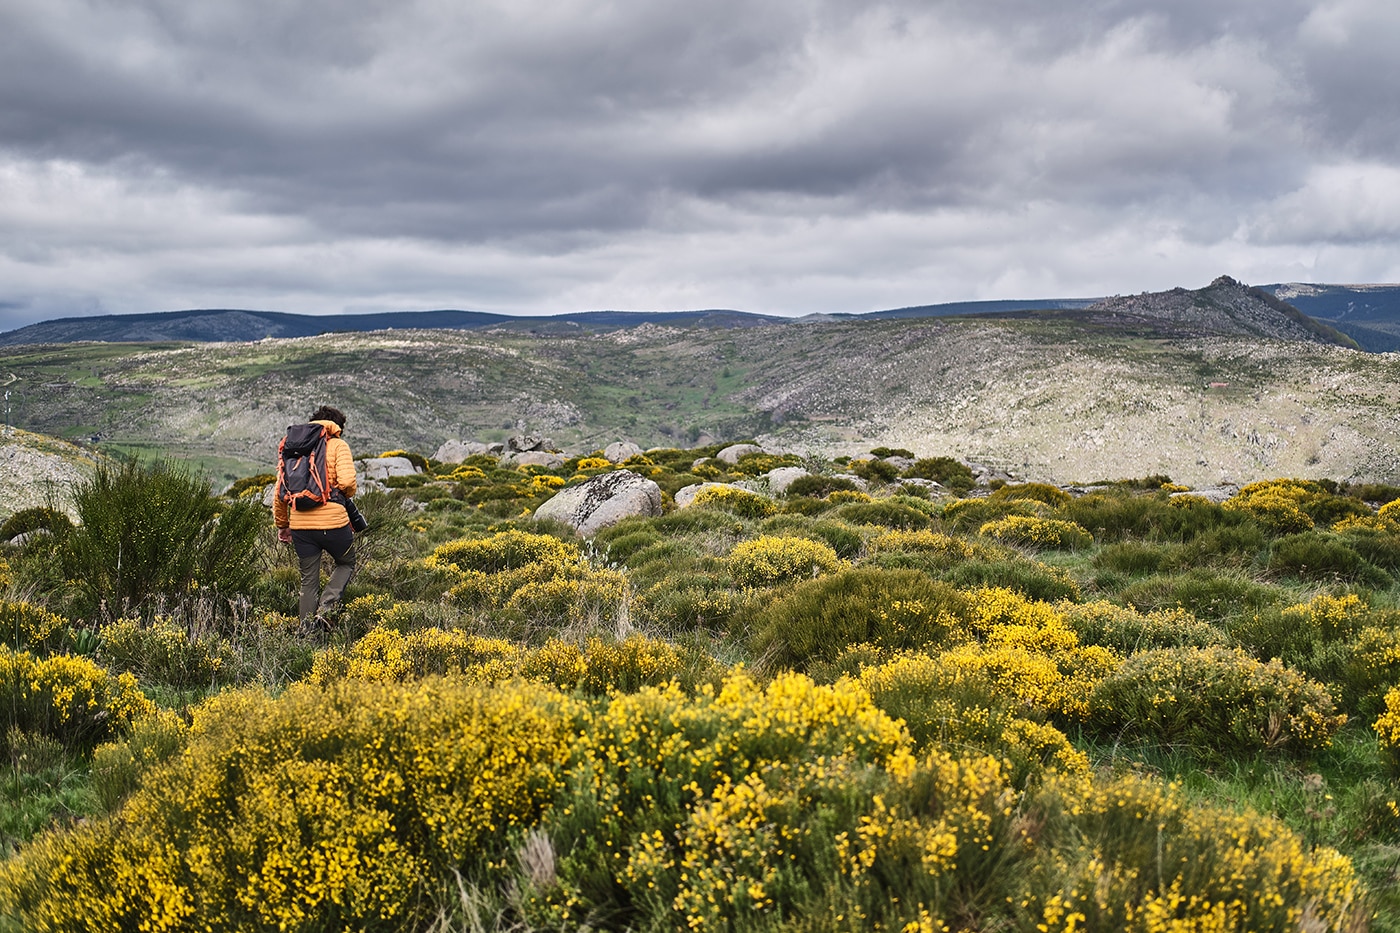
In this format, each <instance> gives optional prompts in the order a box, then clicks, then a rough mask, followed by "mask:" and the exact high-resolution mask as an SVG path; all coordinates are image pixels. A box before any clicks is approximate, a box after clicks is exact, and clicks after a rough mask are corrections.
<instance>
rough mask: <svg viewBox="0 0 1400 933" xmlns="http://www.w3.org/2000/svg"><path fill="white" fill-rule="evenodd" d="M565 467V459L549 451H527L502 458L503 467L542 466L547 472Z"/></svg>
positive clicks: (509, 454)
mask: <svg viewBox="0 0 1400 933" xmlns="http://www.w3.org/2000/svg"><path fill="white" fill-rule="evenodd" d="M563 465H564V458H563V457H561V456H559V455H558V454H556V453H551V452H550V451H548V450H525V451H520V452H516V453H508V454H505V455H503V456H502V457H501V466H504V467H521V466H541V467H544V468H545V469H546V470H557V469H559V468H560V467H561V466H563Z"/></svg>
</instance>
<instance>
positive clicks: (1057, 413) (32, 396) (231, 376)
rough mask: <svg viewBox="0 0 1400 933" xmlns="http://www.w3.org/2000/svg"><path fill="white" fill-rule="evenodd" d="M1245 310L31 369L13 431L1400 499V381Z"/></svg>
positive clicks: (488, 336)
mask: <svg viewBox="0 0 1400 933" xmlns="http://www.w3.org/2000/svg"><path fill="white" fill-rule="evenodd" d="M1249 291H1250V290H1248V289H1246V288H1245V287H1244V286H1241V285H1239V284H1238V283H1233V282H1227V283H1222V282H1220V281H1217V283H1215V284H1213V285H1212V286H1210V288H1208V289H1201V290H1198V291H1196V292H1185V291H1181V292H1180V293H1177V292H1170V293H1163V296H1165V297H1163V296H1155V297H1154V296H1135V297H1133V298H1127V299H1115V300H1114V302H1116V303H1114V302H1105V303H1102V304H1099V305H1096V306H1094V307H1092V308H1087V309H1071V310H1061V311H1051V312H1035V313H1013V314H1004V315H978V316H969V317H962V318H914V319H890V320H855V321H852V320H846V321H842V320H823V321H819V322H818V321H814V322H809V323H785V324H781V325H771V326H755V327H745V328H707V327H669V326H660V325H656V324H643V325H641V326H636V327H632V328H627V329H619V330H612V331H608V332H603V333H587V332H584V333H576V334H572V335H541V334H522V333H519V332H515V331H512V330H508V329H487V330H476V331H453V330H421V331H408V330H394V331H384V332H376V333H343V334H330V335H321V336H315V337H301V338H291V339H264V340H258V341H253V342H239V343H220V344H188V343H163V344H104V343H88V344H81V343H77V344H64V345H53V346H26V347H17V348H13V349H11V350H10V351H8V352H7V353H6V356H5V363H4V365H5V368H6V370H7V371H13V372H14V373H16V374H17V376H19V377H20V382H19V383H17V384H16V388H17V395H16V400H17V401H16V415H15V417H16V423H18V424H21V425H23V426H25V427H26V428H29V429H30V430H34V431H39V432H43V433H48V434H55V435H60V436H64V437H68V438H70V439H72V438H83V439H89V440H92V439H95V442H96V443H97V445H98V446H99V447H100V448H106V449H112V450H114V451H117V452H135V453H140V454H143V455H170V456H176V457H181V458H185V459H190V460H194V461H196V462H199V463H200V464H202V465H203V466H204V467H205V468H206V469H208V470H209V471H210V472H211V473H212V474H214V476H215V478H216V479H217V478H220V477H226V478H231V477H233V476H238V475H244V474H246V473H247V472H248V471H249V469H250V468H253V467H256V466H257V465H260V464H266V463H267V462H269V461H270V460H271V458H272V455H273V451H274V450H275V445H276V440H277V438H278V437H279V436H280V435H281V433H282V431H283V430H284V429H285V426H286V425H287V424H289V423H291V422H294V421H297V420H300V419H302V418H304V417H305V416H306V412H307V411H308V410H309V409H310V408H312V407H314V406H315V405H316V404H319V403H321V402H323V401H333V402H335V403H336V404H338V405H339V406H341V407H343V408H344V409H345V410H346V411H347V412H349V413H350V415H351V423H350V426H349V434H350V438H351V440H352V442H353V443H354V444H355V445H356V446H357V447H358V448H359V449H362V450H364V451H366V452H376V451H377V450H381V449H389V448H410V449H418V450H430V451H431V450H434V449H436V447H437V445H439V444H441V443H442V442H443V441H444V440H447V439H449V438H475V439H479V440H498V439H501V438H503V437H505V436H507V435H509V434H513V433H519V432H530V433H536V434H543V435H546V436H549V437H551V438H553V439H554V440H555V441H556V443H558V444H559V445H560V446H561V447H564V448H566V449H568V450H571V451H583V450H592V449H595V448H598V447H601V446H602V445H605V444H607V443H608V442H610V441H613V440H617V439H620V438H626V439H630V440H633V441H636V442H637V443H640V444H642V445H644V446H646V445H653V444H656V445H668V446H669V445H675V444H678V443H679V444H687V445H690V444H700V443H706V442H707V439H710V438H724V437H730V438H732V437H739V436H745V435H749V436H758V435H764V436H767V437H771V438H772V439H773V440H774V441H776V442H777V443H779V444H781V445H786V446H787V447H790V448H792V449H794V450H798V451H808V450H810V451H814V452H819V453H825V454H840V453H856V452H860V451H861V450H864V449H868V448H869V446H871V445H874V444H885V445H890V446H897V447H905V448H908V449H910V450H913V451H915V452H917V453H919V454H920V455H952V456H959V457H964V458H969V459H978V460H982V461H984V462H989V463H991V464H993V465H998V466H1002V467H1005V468H1009V469H1011V470H1013V471H1014V472H1015V473H1017V474H1019V475H1021V476H1024V477H1026V478H1030V479H1040V480H1046V481H1053V482H1077V481H1087V480H1092V479H1097V478H1101V477H1122V476H1132V475H1139V476H1140V475H1147V474H1153V473H1167V474H1169V475H1171V476H1172V477H1174V478H1176V479H1178V480H1179V481H1181V482H1186V483H1191V484H1203V483H1216V482H1221V481H1234V482H1245V481H1249V480H1252V479H1258V478H1263V477H1273V476H1281V475H1299V476H1329V477H1334V478H1337V479H1355V480H1367V481H1391V480H1394V479H1396V478H1397V477H1400V471H1398V470H1397V467H1396V464H1397V462H1400V441H1397V438H1400V430H1397V429H1398V428H1400V416H1397V414H1396V412H1397V402H1400V359H1397V358H1394V357H1392V356H1390V355H1386V354H1366V353H1360V352H1357V351H1355V350H1352V349H1348V348H1345V347H1342V346H1337V345H1335V344H1334V343H1330V342H1328V337H1327V335H1326V334H1325V333H1319V332H1317V331H1316V329H1313V330H1308V329H1305V328H1304V327H1302V326H1300V325H1299V324H1298V322H1297V321H1295V320H1292V319H1290V318H1289V316H1288V315H1286V314H1285V313H1284V312H1282V311H1279V310H1278V309H1276V308H1272V307H1271V306H1270V305H1269V304H1268V303H1267V302H1263V301H1255V302H1253V303H1244V304H1240V303H1239V302H1236V300H1235V299H1240V301H1241V302H1242V301H1243V299H1242V298H1240V295H1241V294H1243V293H1247V292H1249ZM1246 297H1247V295H1246ZM1225 298H1228V299H1229V300H1228V301H1227V300H1224V299H1225ZM1237 305H1238V307H1237ZM1232 308H1234V309H1235V310H1234V311H1232V310H1231V309H1232ZM1192 309H1195V311H1194V312H1192ZM1241 309H1242V310H1241ZM1193 313H1194V316H1193Z"/></svg>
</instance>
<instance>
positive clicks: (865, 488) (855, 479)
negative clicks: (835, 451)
mask: <svg viewBox="0 0 1400 933" xmlns="http://www.w3.org/2000/svg"><path fill="white" fill-rule="evenodd" d="M831 475H832V476H833V477H835V478H836V479H848V480H850V481H851V482H852V483H854V484H855V487H856V488H857V489H859V490H860V491H861V492H869V491H870V484H869V483H867V482H866V481H865V480H863V479H861V478H860V477H859V476H856V475H855V474H854V473H833V474H831Z"/></svg>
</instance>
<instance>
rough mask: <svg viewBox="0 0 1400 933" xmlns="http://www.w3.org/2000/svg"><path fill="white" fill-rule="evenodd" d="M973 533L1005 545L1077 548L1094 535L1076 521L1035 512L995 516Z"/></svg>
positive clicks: (1057, 548)
mask: <svg viewBox="0 0 1400 933" xmlns="http://www.w3.org/2000/svg"><path fill="white" fill-rule="evenodd" d="M977 533H978V534H980V535H982V536H983V537H986V538H995V539H996V540H998V541H1004V542H1006V543H1007V544H1018V545H1021V546H1022V547H1031V548H1048V549H1051V550H1059V549H1064V550H1078V549H1079V548H1083V547H1088V546H1089V545H1090V544H1093V543H1094V536H1093V535H1091V534H1089V532H1088V531H1087V530H1085V528H1084V527H1083V526H1082V525H1079V524H1077V523H1076V522H1069V521H1064V520H1063V519H1058V518H1040V517H1039V516H1035V515H1008V516H1006V517H1005V518H999V519H995V520H993V521H990V522H986V523H985V524H983V525H982V527H981V528H979V529H978V530H977Z"/></svg>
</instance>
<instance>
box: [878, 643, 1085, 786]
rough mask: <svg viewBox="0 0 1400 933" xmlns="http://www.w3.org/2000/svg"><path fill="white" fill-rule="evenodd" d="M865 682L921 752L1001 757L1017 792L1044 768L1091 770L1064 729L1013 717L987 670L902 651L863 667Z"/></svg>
mask: <svg viewBox="0 0 1400 933" xmlns="http://www.w3.org/2000/svg"><path fill="white" fill-rule="evenodd" d="M860 683H861V685H862V686H863V687H865V689H866V690H868V691H869V692H870V696H871V699H872V701H873V702H874V703H875V705H876V706H878V707H880V708H881V709H883V710H884V711H885V712H886V713H888V714H889V715H891V716H893V717H895V718H896V719H899V720H900V721H902V722H903V723H904V724H905V727H906V728H907V729H908V730H909V733H910V735H911V736H912V737H913V739H914V741H915V744H916V747H918V748H931V747H938V748H943V749H948V750H952V751H956V752H957V753H958V754H966V753H968V752H974V751H975V752H987V753H990V754H993V755H997V756H999V757H1001V758H1002V759H1003V760H1004V761H1005V763H1006V765H1007V768H1008V771H1007V773H1008V776H1009V779H1010V780H1011V782H1012V784H1013V785H1015V786H1017V787H1022V786H1024V785H1025V783H1026V781H1027V780H1029V779H1031V778H1032V777H1036V776H1038V775H1039V774H1040V773H1041V772H1042V771H1043V770H1044V769H1045V768H1047V767H1048V768H1054V769H1056V770H1061V771H1071V772H1075V773H1080V774H1084V775H1087V774H1088V773H1089V759H1088V757H1087V756H1086V755H1084V753H1083V752H1080V751H1077V750H1075V748H1074V747H1073V746H1072V745H1070V743H1069V739H1067V738H1066V737H1065V734H1064V733H1063V732H1061V731H1060V730H1058V729H1056V728H1055V727H1053V726H1050V725H1046V724H1043V723H1038V722H1034V721H1032V720H1029V719H1025V718H1022V717H1020V716H1017V715H1015V714H1014V713H1013V712H1012V711H1011V709H1010V708H1009V706H1008V704H1007V703H1006V702H1005V699H1004V697H1003V696H1002V695H1000V694H999V693H998V692H997V690H996V689H995V688H994V686H993V684H992V681H991V679H990V678H989V677H988V676H986V672H985V671H982V670H978V669H975V668H969V667H966V666H959V665H955V664H950V663H945V662H944V661H943V660H940V659H939V658H935V657H930V656H929V655H922V654H903V655H899V656H897V657H895V658H893V659H892V660H890V661H888V662H885V663H881V664H876V665H874V666H871V667H867V668H865V669H864V670H862V671H861V673H860Z"/></svg>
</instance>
